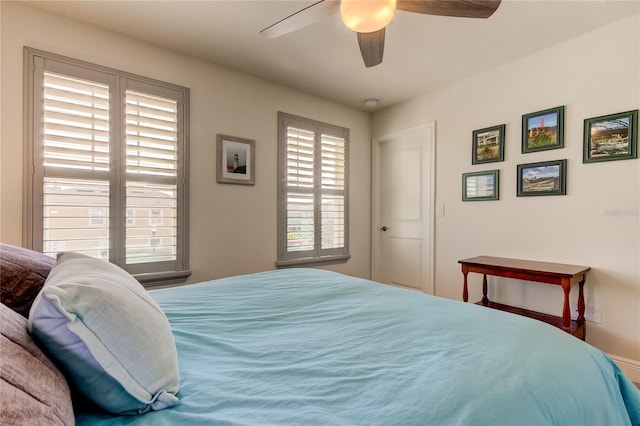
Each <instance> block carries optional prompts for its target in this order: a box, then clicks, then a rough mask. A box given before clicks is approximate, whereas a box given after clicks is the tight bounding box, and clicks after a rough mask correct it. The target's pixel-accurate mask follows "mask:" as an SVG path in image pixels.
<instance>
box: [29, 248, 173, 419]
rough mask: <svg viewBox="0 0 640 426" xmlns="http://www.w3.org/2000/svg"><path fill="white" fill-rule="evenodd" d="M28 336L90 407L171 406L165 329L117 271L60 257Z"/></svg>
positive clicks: (169, 339)
mask: <svg viewBox="0 0 640 426" xmlns="http://www.w3.org/2000/svg"><path fill="white" fill-rule="evenodd" d="M28 328H29V331H30V332H31V333H32V334H33V335H34V336H35V337H36V338H37V339H39V340H40V341H41V342H42V344H43V345H44V346H45V348H46V349H47V350H48V351H49V352H50V354H51V355H53V357H54V358H56V359H57V360H58V361H59V362H60V364H62V365H63V366H64V367H65V369H66V370H67V373H68V375H69V376H70V378H71V380H72V381H73V382H75V384H76V386H77V387H78V389H79V390H80V391H81V392H83V393H84V394H85V395H86V396H87V397H88V398H89V399H91V400H93V401H94V402H95V403H96V404H98V405H99V406H101V407H102V408H104V409H106V410H107V411H110V412H112V413H116V414H140V413H144V412H147V411H149V410H161V409H164V408H168V407H171V406H173V405H176V404H177V403H178V398H177V397H176V396H175V395H176V393H177V392H178V389H179V386H180V377H179V373H178V355H177V352H176V346H175V342H174V340H173V335H172V334H171V329H170V326H169V322H168V320H167V318H166V316H165V315H164V313H163V312H162V310H161V309H160V307H159V306H158V305H157V304H156V303H155V302H154V301H153V299H151V297H149V295H148V294H147V291H146V290H145V289H144V287H142V285H141V284H140V283H138V281H136V280H135V279H134V278H133V277H132V276H131V275H129V274H128V273H127V272H126V271H124V270H123V269H121V268H119V267H117V266H115V265H113V264H111V263H108V262H105V261H102V260H98V259H94V258H92V257H88V256H85V255H82V254H79V253H62V254H60V255H59V256H58V260H57V262H56V264H55V265H54V267H53V268H52V269H51V272H50V273H49V276H48V278H47V280H46V282H45V285H44V287H43V289H42V291H41V292H40V294H39V295H38V297H37V298H36V300H35V301H34V303H33V306H32V307H31V311H30V313H29V323H28Z"/></svg>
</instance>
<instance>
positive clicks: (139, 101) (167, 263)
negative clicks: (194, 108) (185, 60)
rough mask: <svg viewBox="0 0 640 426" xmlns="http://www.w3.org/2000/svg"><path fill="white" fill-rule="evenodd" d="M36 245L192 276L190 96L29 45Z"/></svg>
mask: <svg viewBox="0 0 640 426" xmlns="http://www.w3.org/2000/svg"><path fill="white" fill-rule="evenodd" d="M25 52H26V55H27V58H28V68H27V70H26V71H27V76H26V81H27V82H28V84H27V85H26V95H25V97H26V99H25V103H26V104H27V105H28V114H27V120H28V125H27V129H28V131H27V146H28V165H27V168H28V173H29V174H28V176H29V179H28V200H27V205H28V209H27V214H28V216H29V217H28V219H27V221H26V223H27V239H28V244H29V246H30V247H31V248H34V249H37V250H41V251H42V252H44V253H45V254H49V255H51V256H55V254H56V252H58V251H62V250H67V251H76V252H80V253H85V254H87V255H89V256H93V257H97V258H101V259H105V260H109V261H111V262H112V263H115V264H116V265H118V266H120V267H122V268H123V269H125V270H127V271H129V272H130V273H132V274H133V275H134V276H136V278H138V279H139V280H140V281H142V282H144V283H152V282H163V283H167V282H173V281H179V280H182V279H184V278H186V277H187V276H188V275H189V271H188V258H187V253H188V251H187V243H188V235H187V232H188V227H187V208H188V200H187V193H186V191H187V177H188V172H187V166H188V165H187V158H188V156H187V150H188V132H187V129H188V104H189V89H187V88H184V87H180V86H175V85H172V84H168V83H162V82H158V81H155V80H151V79H147V78H143V77H139V76H135V75H132V74H128V73H125V72H120V71H116V70H112V69H108V68H104V67H101V66H97V65H93V64H88V63H85V62H81V61H77V60H74V59H70V58H65V57H62V56H59V55H54V54H50V53H46V52H41V51H37V50H34V49H30V48H25Z"/></svg>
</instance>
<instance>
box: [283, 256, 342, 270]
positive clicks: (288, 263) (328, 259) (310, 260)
mask: <svg viewBox="0 0 640 426" xmlns="http://www.w3.org/2000/svg"><path fill="white" fill-rule="evenodd" d="M350 258H351V255H350V254H341V255H336V256H324V257H305V258H302V259H293V260H278V261H276V266H277V267H278V268H288V267H294V266H300V265H312V264H319V263H339V262H346V261H347V260H349V259H350Z"/></svg>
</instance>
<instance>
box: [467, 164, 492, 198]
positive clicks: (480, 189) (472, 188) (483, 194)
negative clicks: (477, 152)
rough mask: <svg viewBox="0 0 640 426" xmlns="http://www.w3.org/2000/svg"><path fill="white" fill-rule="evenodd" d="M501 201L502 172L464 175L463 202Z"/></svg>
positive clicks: (490, 171)
mask: <svg viewBox="0 0 640 426" xmlns="http://www.w3.org/2000/svg"><path fill="white" fill-rule="evenodd" d="M499 199H500V170H488V171H485V172H473V173H463V174H462V201H488V200H499Z"/></svg>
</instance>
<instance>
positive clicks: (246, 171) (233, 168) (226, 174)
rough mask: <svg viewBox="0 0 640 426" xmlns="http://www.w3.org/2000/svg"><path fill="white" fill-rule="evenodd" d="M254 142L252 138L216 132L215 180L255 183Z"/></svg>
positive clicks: (244, 183) (245, 183)
mask: <svg viewBox="0 0 640 426" xmlns="http://www.w3.org/2000/svg"><path fill="white" fill-rule="evenodd" d="M255 144H256V141H254V140H253V139H243V138H237V137H235V136H228V135H221V134H218V135H217V149H216V157H217V167H216V182H218V183H237V184H240V185H255V183H256V182H255V172H256V171H255V149H256V147H255Z"/></svg>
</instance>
